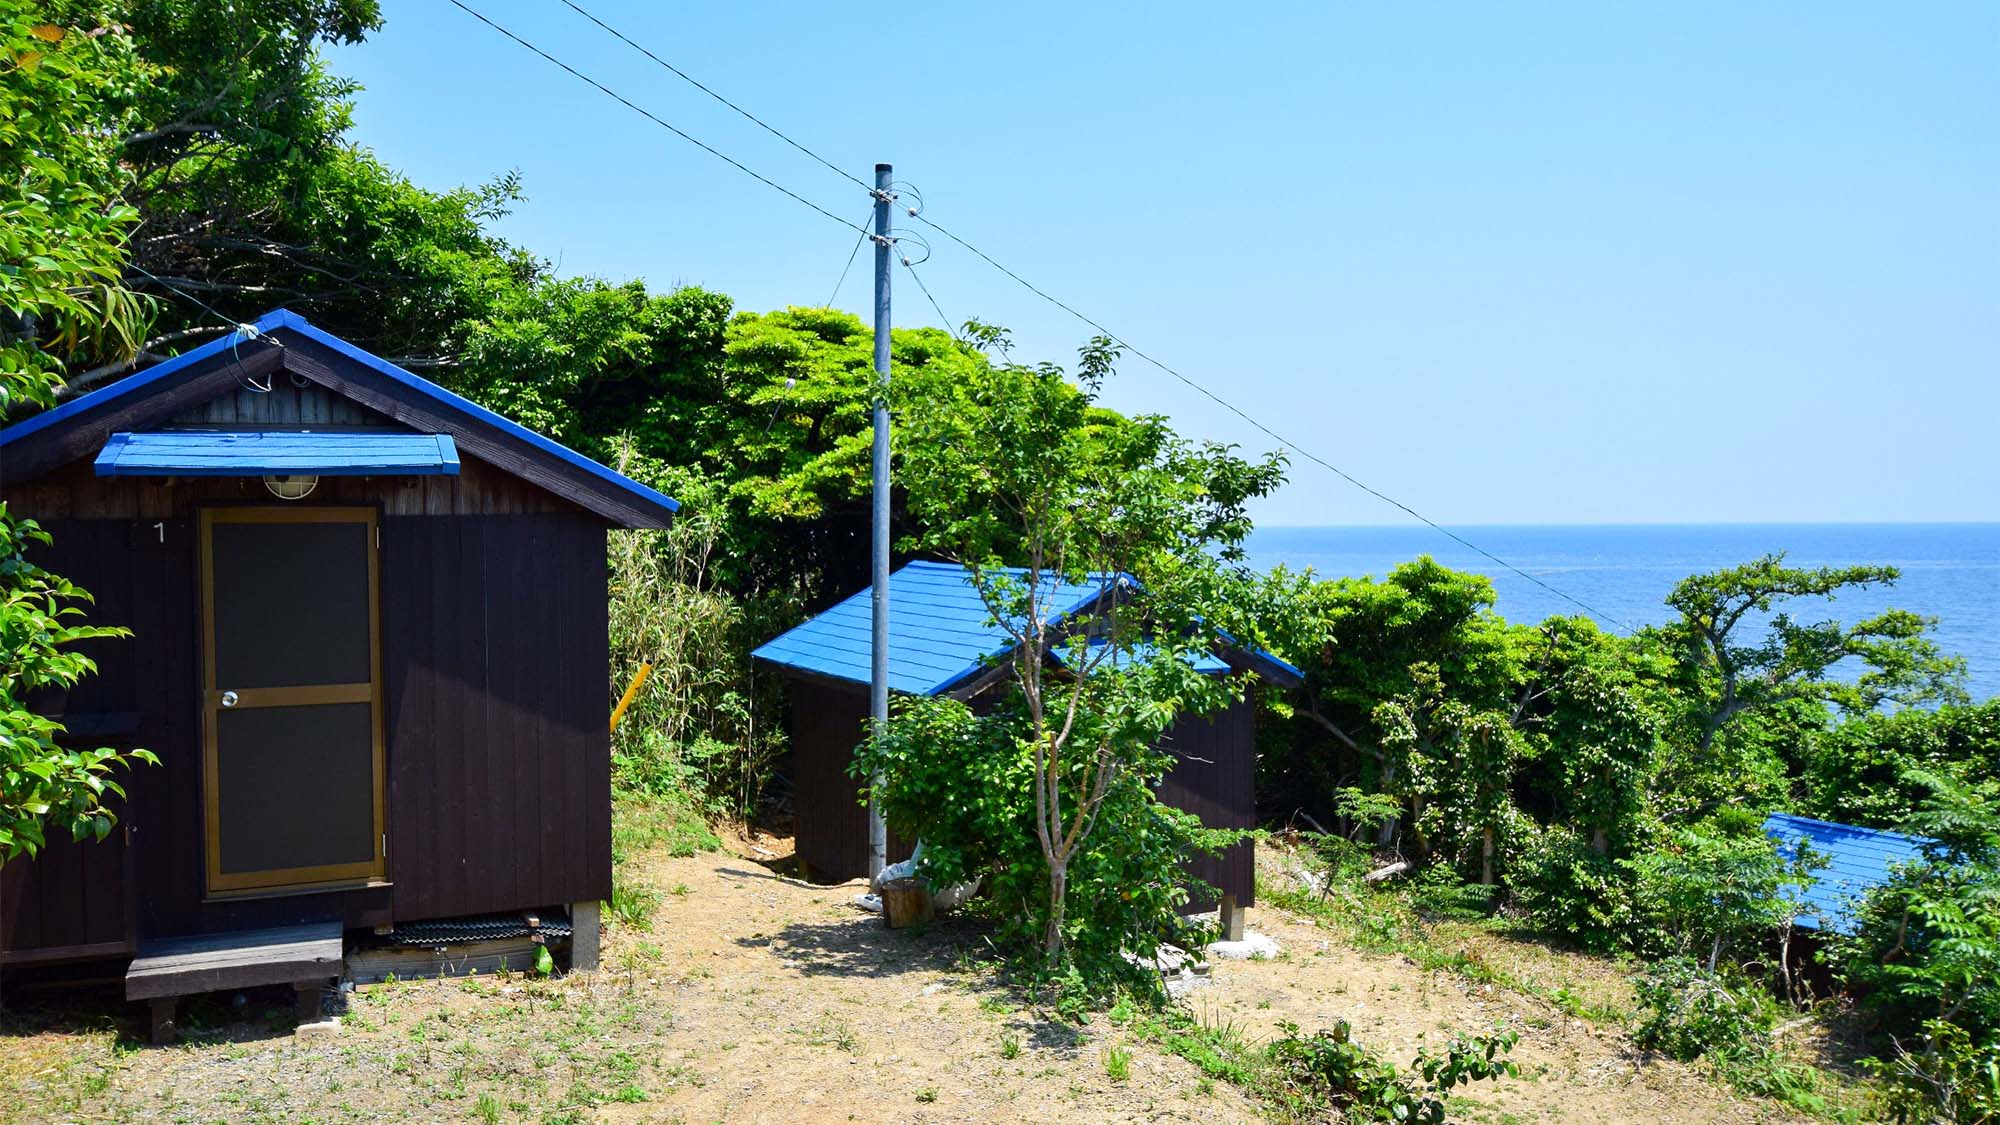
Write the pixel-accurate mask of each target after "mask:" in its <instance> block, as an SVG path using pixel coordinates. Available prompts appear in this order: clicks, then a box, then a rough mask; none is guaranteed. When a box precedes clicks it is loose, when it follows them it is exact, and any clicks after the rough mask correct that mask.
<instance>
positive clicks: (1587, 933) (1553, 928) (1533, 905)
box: [1507, 824, 1640, 953]
mask: <svg viewBox="0 0 2000 1125" xmlns="http://www.w3.org/2000/svg"><path fill="white" fill-rule="evenodd" d="M1511 846H1512V852H1513V854H1512V858H1511V860H1510V862H1509V864H1508V872H1507V883H1508V889H1509V890H1510V891H1511V892H1512V895H1513V897H1512V906H1513V908H1514V909H1515V910H1517V911H1519V912H1520V913H1521V915H1523V916H1524V917H1525V918H1526V919H1527V921H1528V923H1529V925H1531V926H1533V927H1534V928H1535V929H1537V930H1540V931H1542V932H1543V933H1548V934H1558V935H1561V936H1562V937H1563V938H1564V939H1566V940H1568V941H1570V942H1573V943H1575V944H1576V945H1577V946H1579V947H1580V948H1583V949H1588V950H1591V951H1593V952H1597V953H1608V952H1612V951H1614V950H1617V949H1621V948H1628V947H1630V946H1632V945H1634V944H1640V943H1637V942H1635V941H1634V937H1635V936H1636V935H1635V932H1634V930H1635V918H1634V909H1633V893H1634V882H1635V881H1634V878H1633V875H1632V872H1631V871H1630V870H1629V869H1628V868H1626V867H1625V866H1623V865H1621V864H1620V863H1619V862H1618V861H1617V860H1614V859H1612V858H1611V857H1610V856H1607V855H1602V854H1599V853H1598V852H1597V851H1596V850H1595V849H1593V848H1592V847H1591V846H1590V841H1589V840H1587V839H1585V837H1584V835H1583V834H1582V833H1581V832H1578V831H1576V830H1574V829H1572V828H1569V827H1566V826H1564V825H1560V824H1556V825H1550V826H1548V827H1546V828H1544V827H1541V826H1538V825H1533V824H1527V825H1524V826H1522V827H1521V828H1520V830H1519V831H1517V833H1516V834H1515V836H1514V837H1513V840H1512V842H1511Z"/></svg>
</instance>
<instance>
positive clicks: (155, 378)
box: [0, 309, 680, 512]
mask: <svg viewBox="0 0 2000 1125" xmlns="http://www.w3.org/2000/svg"><path fill="white" fill-rule="evenodd" d="M280 329H284V330H287V331H291V332H296V333H298V334H299V335H300V336H303V337H305V338H306V339H309V340H312V341H314V342H315V343H318V344H322V345H324V346H325V347H327V348H329V349H331V350H333V351H335V352H338V353H339V354H341V355H343V356H346V357H347V358H349V359H352V360H354V361H355V362H357V363H359V364H361V365H362V366H364V367H367V368H369V369H370V370H373V371H376V372H378V373H380V374H381V375H383V376H385V377H387V378H388V379H390V380H391V381H393V382H396V383H399V384H401V385H403V386H405V387H407V388H409V389H410V390H413V391H416V392H417V393H419V394H422V395H424V396H426V397H428V398H431V399H433V400H435V401H436V402H437V403H438V404H439V405H441V406H444V407H447V408H449V409H450V410H453V411H456V412H458V413H461V414H464V415H466V416H467V417H469V418H470V419H471V420H472V421H474V422H477V423H479V424H481V425H484V426H487V427H490V428H492V429H494V430H497V431H499V432H500V433H503V434H506V435H507V436H509V437H512V438H514V439H516V440H519V441H522V442H525V443H526V444H528V445H529V446H532V447H533V448H535V449H536V450H539V451H540V452H542V453H545V454H548V455H549V456H552V457H554V458H556V459H557V460H559V461H562V462H563V463H565V464H568V465H570V466H571V467H573V468H576V469H580V470H582V471H583V472H585V473H587V474H589V475H591V476H593V477H596V478H597V479H599V480H600V481H603V482H604V483H606V484H609V485H612V486H614V487H616V488H618V489H620V490H622V491H624V492H626V493H629V494H630V495H632V496H633V497H634V498H636V499H638V500H639V501H640V502H642V503H645V504H648V505H657V506H659V507H662V508H665V509H666V510H667V511H668V512H675V511H678V510H680V502H679V501H677V500H675V499H673V498H672V497H670V496H667V495H666V494H664V493H662V492H659V491H656V490H654V489H651V488H648V487H646V486H645V485H643V484H640V483H639V482H638V481H635V480H633V479H631V478H630V477H627V476H625V475H624V474H623V473H619V472H616V471H614V470H612V469H609V468H606V467H605V466H603V465H600V464H598V463H597V462H595V461H593V460H591V459H590V458H588V457H585V456H584V455H583V454H581V453H578V452H576V451H575V450H573V449H570V448H568V447H566V446H564V445H562V444H561V443H559V442H555V441H551V440H549V439H548V438H546V437H544V436H542V435H541V434H538V433H536V432H535V431H533V430H530V429H528V428H527V427H526V426H523V425H521V424H520V423H518V422H515V421H513V420H511V419H508V418H503V417H501V416H500V415H498V414H495V413H494V412H493V411H491V410H488V409H486V408H485V407H483V406H481V405H479V404H478V403H476V402H473V401H472V400H471V399H468V398H465V397H463V396H461V395H456V394H453V393H452V392H450V391H448V390H445V389H444V388H443V387H440V386H438V385H437V384H436V383H433V382H431V381H430V380H429V379H425V378H423V377H422V376H419V375H414V374H411V373H410V372H408V371H405V370H403V369H402V368H400V367H398V366H396V365H395V364H393V363H390V362H389V361H388V360H386V359H383V358H382V357H381V356H378V355H375V354H373V353H371V352H368V351H366V350H364V349H362V348H358V347H356V346H354V345H353V344H350V343H348V342H347V341H346V340H343V339H341V338H340V337H338V336H335V335H332V334H331V333H328V332H326V331H324V330H322V329H319V328H315V327H314V326H313V325H312V323H311V322H310V321H308V320H306V318H304V317H302V316H300V315H299V314H297V313H295V312H292V311H291V310H289V309H273V310H272V311H270V312H267V313H265V314H264V315H263V316H260V317H258V318H257V319H256V320H255V321H254V322H252V323H251V324H250V325H249V331H242V330H238V331H236V332H231V333H230V334H228V335H227V336H224V337H222V338H221V339H217V340H211V341H209V342H208V343H206V344H203V345H202V346H201V347H198V348H195V349H193V350H192V351H188V352H183V353H182V354H180V355H177V356H175V357H174V358H172V359H170V360H167V361H165V362H164V363H158V364H155V365H153V366H152V367H148V368H147V369H145V370H144V371H141V372H139V373H138V374H136V375H128V376H126V377H125V378H123V379H120V380H118V381H117V382H115V383H109V384H106V385H105V386H103V387H100V388H98V389H97V390H94V391H92V392H90V393H89V394H86V395H82V396H79V397H77V398H74V399H71V400H70V401H68V402H66V403H63V404H62V405H61V406H58V407H55V408H54V409H52V410H45V411H43V412H42V413H40V414H37V415H35V416H33V417H31V418H25V419H22V420H21V421H19V422H16V423H15V424H13V425H11V426H8V427H7V428H5V429H0V449H5V448H6V446H7V445H8V444H9V443H11V442H14V441H18V440H20V439H21V438H24V437H27V436H29V435H30V434H34V433H38V432H40V431H42V430H45V429H48V428H49V427H51V426H56V425H60V424H61V423H63V422H65V421H67V420H69V419H71V418H75V417H77V416H79V415H82V414H86V413H88V412H90V411H92V410H95V409H97V408H98V407H101V406H104V405H107V404H109V403H113V402H116V401H118V400H120V399H123V398H126V397H128V396H130V395H133V394H135V393H138V392H141V391H144V390H145V389H146V388H147V387H149V386H151V385H152V384H154V383H157V382H159V381H160V380H162V379H166V378H168V377H170V376H172V375H174V374H176V373H177V372H180V371H183V370H185V369H187V368H188V367H189V366H192V365H193V364H196V363H200V362H202V361H203V360H206V359H209V358H211V357H213V356H217V355H220V354H222V353H223V352H226V351H229V350H231V349H233V348H237V347H240V346H241V345H243V344H245V343H247V342H249V341H252V340H255V339H257V338H258V337H260V336H265V335H268V334H270V333H273V332H276V331H278V330H280Z"/></svg>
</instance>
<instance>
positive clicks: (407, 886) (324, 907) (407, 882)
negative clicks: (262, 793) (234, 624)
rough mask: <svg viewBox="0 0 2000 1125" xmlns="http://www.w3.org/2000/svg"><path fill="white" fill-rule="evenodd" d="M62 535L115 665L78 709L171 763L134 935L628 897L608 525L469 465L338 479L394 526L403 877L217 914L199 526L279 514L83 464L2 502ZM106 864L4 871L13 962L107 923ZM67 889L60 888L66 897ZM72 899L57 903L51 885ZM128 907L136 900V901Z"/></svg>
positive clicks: (394, 745) (391, 696) (91, 858)
mask: <svg viewBox="0 0 2000 1125" xmlns="http://www.w3.org/2000/svg"><path fill="white" fill-rule="evenodd" d="M0 496H4V498H5V499H6V500H7V502H8V503H9V505H10V506H11V507H12V509H13V510H14V511H15V512H16V513H17V514H19V515H24V516H31V517H33V518H35V519H37V520H39V521H41V522H42V523H43V525H44V526H45V527H47V528H48V529H49V530H50V531H51V532H52V533H53V534H54V535H55V538H56V542H55V544H54V546H53V548H52V549H51V550H49V551H48V552H46V553H45V563H46V565H48V566H50V568H51V569H53V570H55V571H56V572H57V573H61V574H64V575H68V576H71V577H73V578H75V579H77V580H78V582H79V583H80V584H81V585H83V586H84V588H85V589H88V590H90V591H91V592H92V593H93V594H95V595H96V596H97V599H98V602H97V606H96V608H95V609H94V610H93V611H92V613H91V615H90V620H92V621H94V622H100V623H104V624H123V625H129V626H131V627H132V628H133V630H134V632H135V636H134V637H133V638H132V639H130V640H124V641H100V642H93V643H92V645H91V646H90V648H89V650H88V651H90V652H91V654H92V655H93V656H95V657H96V659H97V660H98V664H99V669H100V672H99V674H98V675H96V676H93V677H90V678H88V679H86V680H85V681H84V682H83V683H82V684H80V685H79V686H78V688H77V690H76V691H75V692H73V693H71V695H70V697H69V699H68V701H67V704H66V710H67V711H69V712H72V713H85V712H107V711H134V712H138V713H139V715H140V720H139V729H138V731H137V733H136V734H135V735H134V736H133V737H132V738H131V739H130V741H131V743H132V744H133V745H138V746H144V747H146V748H147V749H150V750H152V751H154V752H155V753H157V754H159V756H160V758H161V761H162V765H161V766H160V767H158V768H149V767H141V768H140V769H139V770H138V771H137V772H136V773H135V774H134V775H133V776H132V777H131V778H130V779H128V780H129V783H130V784H129V788H130V791H131V794H132V804H131V808H130V810H129V814H128V819H127V824H128V825H130V826H131V827H132V828H133V829H134V830H135V831H136V832H137V835H136V836H135V837H134V844H135V848H134V851H135V852H136V866H135V877H136V881H137V883H138V887H139V893H138V895H137V898H138V902H139V917H138V926H139V929H140V931H141V932H142V933H143V934H144V935H146V936H149V937H153V936H158V937H165V936H175V935H181V934H191V933H203V932H213V931H216V930H221V929H231V928H245V927H257V926H276V925H290V924H296V923H303V922H310V921H318V920H325V919H332V918H338V919H340V920H341V921H342V922H343V923H344V924H345V925H348V926H365V925H374V924H379V923H382V922H387V921H390V920H392V919H406V920H415V919H419V918H429V917H448V916H452V915H455V914H462V913H478V912H485V911H494V910H512V909H521V908H527V907H546V906H553V905H558V904H561V903H566V902H572V901H584V900H590V899H597V898H603V897H608V896H609V894H610V891H611V885H610V884H611V826H610V803H611V798H610V740H609V735H608V733H607V732H606V729H605V718H606V716H607V715H608V714H609V713H610V706H611V700H610V692H611V688H610V683H609V680H610V669H609V652H608V638H607V636H606V628H607V623H606V615H605V580H606V572H605V538H604V536H605V525H604V521H603V520H601V519H599V518H598V517H596V516H594V515H590V514H588V513H585V512H583V511H582V510H580V509H577V508H575V507H573V506H571V505H569V504H568V503H566V502H564V501H562V500H560V499H558V498H556V497H553V496H551V495H549V494H547V493H546V492H543V491H542V490H540V489H538V488H535V487H533V486H531V485H527V484H525V483H523V482H520V481H518V480H517V479H515V478H513V477H511V476H509V475H507V474H504V473H500V472H498V471H497V470H494V469H492V468H491V467H489V466H485V465H482V464H480V463H479V462H477V461H475V460H471V459H467V460H466V462H465V468H464V473H463V475H462V476H459V477H432V478H421V479H417V480H412V479H411V478H385V479H380V480H374V479H363V478H328V479H325V480H322V481H321V482H320V490H319V491H318V492H316V493H315V494H314V495H313V497H312V498H311V499H310V500H308V501H305V502H304V503H305V504H307V505H310V504H313V503H321V502H324V503H370V504H376V505H378V506H380V508H381V509H382V511H383V513H384V516H383V519H382V525H381V526H382V553H381V561H382V568H383V575H382V593H383V622H382V639H383V648H384V653H383V654H384V674H385V685H384V687H385V691H386V695H387V697H386V699H385V704H386V706H385V711H384V714H385V726H386V728H387V735H388V769H389V794H388V797H389V809H388V823H389V833H390V839H389V871H390V878H391V881H392V883H393V887H391V888H388V889H370V890H355V891H342V892H333V893H322V894H310V895H298V896H286V897H279V898H268V899H243V900H234V901H218V902H203V901H202V896H203V886H202V871H203V864H202V847H203V838H202V819H201V818H202V810H201V796H200V794H201V790H200V746H199V733H198V732H199V729H200V724H199V711H198V707H197V703H198V697H199V690H200V685H199V683H198V679H197V676H198V673H197V669H198V668H199V666H200V665H199V660H198V656H199V652H198V648H197V644H198V642H197V637H198V636H199V633H198V618H197V601H196V579H195V550H194V541H193V535H194V523H193V517H194V513H195V510H196V507H197V505H199V504H202V503H218V502H219V503H227V502H232V501H234V502H251V503H274V502H275V501H273V500H272V499H271V498H270V497H269V496H268V495H267V494H266V493H264V491H263V489H262V487H261V485H260V484H259V482H257V481H254V480H252V481H238V480H233V479H208V480H185V481H178V482H174V483H171V484H170V483H166V482H154V481H131V480H107V479H100V478H97V477H95V476H94V475H92V474H91V471H90V468H89V466H88V465H87V464H78V465H71V466H69V467H67V468H65V469H63V470H60V471H58V472H56V473H52V474H50V475H49V476H47V477H44V478H42V479H40V480H38V481H36V482H33V483H30V484H27V485H22V486H14V487H9V488H7V489H5V490H4V492H0ZM81 854H82V856H83V857H84V859H83V862H88V863H92V864H95V865H96V866H94V867H92V868H90V869H89V870H87V871H83V870H79V871H76V872H74V874H76V875H77V878H75V879H72V878H70V874H72V873H71V872H70V871H68V870H67V869H65V870H64V871H63V872H62V873H61V874H60V875H58V872H57V865H59V864H62V863H67V862H69V860H68V859H67V858H65V856H66V853H52V854H51V856H50V857H49V860H48V862H47V870H46V871H42V870H38V868H39V867H40V866H42V865H38V864H28V863H22V862H15V863H9V864H7V865H6V866H5V869H4V870H0V948H4V949H9V950H17V951H18V950H24V949H30V948H47V947H51V946H58V945H81V944H87V943H88V942H89V940H90V939H91V938H93V937H95V936H96V935H97V934H99V933H101V932H102V927H103V925H104V924H105V919H106V918H107V917H108V915H107V914H106V913H105V912H106V910H107V909H108V907H106V906H105V902H106V901H110V900H108V899H102V896H101V895H99V893H98V888H100V887H105V886H111V885H112V883H113V881H112V878H111V873H110V872H109V871H108V870H103V869H102V868H105V867H107V866H108V865H109V864H110V863H111V862H112V861H113V860H114V859H115V858H116V855H115V852H113V851H112V850H111V849H103V850H102V851H93V850H92V849H91V848H84V849H81ZM57 887H61V888H64V889H60V890H51V889H50V888H57ZM68 888H75V891H76V893H75V897H73V898H72V897H58V898H50V897H49V896H50V895H57V896H69V895H70V894H71V891H70V890H69V889H68ZM120 893H121V894H122V891H121V892H120Z"/></svg>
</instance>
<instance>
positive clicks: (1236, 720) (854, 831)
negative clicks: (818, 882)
mask: <svg viewBox="0 0 2000 1125" xmlns="http://www.w3.org/2000/svg"><path fill="white" fill-rule="evenodd" d="M787 683H788V690H789V693H790V698H791V706H792V722H791V731H792V804H793V810H794V814H793V815H794V818H795V826H794V829H793V833H794V838H795V840H796V844H797V848H798V855H799V858H800V859H801V860H803V861H805V863H806V864H807V865H808V866H809V868H810V870H811V871H812V874H813V877H814V878H818V879H825V880H845V879H855V878H860V877H862V876H864V875H866V874H868V810H867V809H865V808H864V807H862V805H861V804H860V802H859V795H860V786H859V784H858V783H857V782H856V781H855V779H854V778H852V777H849V776H848V774H847V764H848V762H850V761H852V760H853V757H854V747H855V746H857V745H859V744H860V742H861V739H862V738H863V737H864V736H865V734H866V731H867V722H868V696H867V693H866V692H864V691H861V690H858V689H853V688H844V687H840V686H836V685H833V684H827V683H824V682H821V681H818V680H811V679H804V678H800V677H789V678H788V679H787ZM989 698H990V697H982V700H975V701H974V704H973V705H974V706H975V707H978V706H980V704H981V702H983V701H988V699H989ZM1166 746H1167V748H1168V749H1169V750H1171V751H1172V752H1173V754H1174V756H1175V758H1176V763H1175V766H1174V768H1173V770H1172V771H1171V772H1170V773H1169V774H1168V775H1167V777H1166V778H1165V779H1164V780H1163V781H1162V782H1161V784H1160V800H1161V801H1163V802H1165V803H1166V804H1168V805H1171V806H1173V807H1174V808H1177V809H1181V810H1183V811H1186V812H1191V813H1193V814H1195V815H1196V816H1198V817H1200V818H1201V822H1202V823H1203V824H1204V825H1206V826H1208V827H1210V828H1252V827H1255V826H1256V823H1257V794H1256V774H1257V746H1256V729H1255V726H1254V715H1253V713H1252V709H1251V704H1250V703H1248V702H1247V701H1246V702H1242V703H1238V704H1235V705H1233V706H1231V707H1230V708H1229V709H1228V710H1226V711H1223V712H1221V713H1220V714H1218V715H1215V716H1214V717H1212V718H1207V719H1203V718H1199V717H1196V716H1183V717H1182V718H1181V719H1180V720H1179V721H1178V722H1176V723H1175V724H1174V726H1173V728H1172V729H1171V730H1170V731H1169V732H1168V735H1167V740H1166ZM910 847H911V841H907V840H905V839H903V838H902V837H901V836H899V835H897V834H895V833H893V832H892V833H891V834H890V838H889V859H890V861H891V862H895V861H897V860H901V859H905V858H907V857H908V856H909V854H910ZM1186 870H1187V872H1188V873H1189V874H1190V875H1192V876H1194V877H1195V878H1197V879H1200V880H1201V881H1202V882H1204V883H1207V884H1208V885H1210V886H1213V887H1215V888H1217V889H1218V890H1221V891H1223V892H1225V893H1227V894H1233V895H1235V896H1236V899H1237V901H1238V902H1240V903H1242V904H1243V905H1244V906H1252V905H1255V899H1256V870H1255V855H1254V853H1253V851H1252V845H1251V844H1250V843H1248V842H1247V841H1246V842H1244V843H1241V844H1237V845H1235V846H1234V847H1231V848H1228V849H1226V850H1224V851H1223V852H1222V854H1221V855H1219V856H1196V857H1194V858H1192V859H1190V860H1189V861H1188V863H1187V865H1186ZM1214 905H1215V904H1214V902H1212V901H1204V900H1200V899H1197V900H1196V901H1194V902H1192V903H1190V906H1191V907H1193V908H1195V909H1203V908H1212V907H1213V906H1214Z"/></svg>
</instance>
